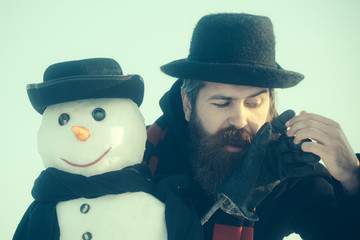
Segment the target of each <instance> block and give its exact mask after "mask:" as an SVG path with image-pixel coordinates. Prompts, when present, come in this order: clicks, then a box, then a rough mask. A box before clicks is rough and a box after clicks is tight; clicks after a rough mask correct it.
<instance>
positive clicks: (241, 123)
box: [229, 104, 248, 129]
mask: <svg viewBox="0 0 360 240" xmlns="http://www.w3.org/2000/svg"><path fill="white" fill-rule="evenodd" d="M247 117H248V116H247V112H246V108H245V107H244V106H243V104H239V106H236V108H234V110H233V111H232V114H231V116H230V118H229V123H230V124H231V125H233V126H234V127H236V128H238V129H241V128H244V127H245V126H246V125H247Z"/></svg>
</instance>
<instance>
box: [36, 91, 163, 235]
mask: <svg viewBox="0 0 360 240" xmlns="http://www.w3.org/2000/svg"><path fill="white" fill-rule="evenodd" d="M145 141H146V129H145V123H144V119H143V117H142V115H141V113H140V111H139V109H138V107H137V105H136V104H135V103H134V102H133V101H131V100H130V99H121V98H119V99H84V100H78V101H73V102H65V103H60V104H55V105H51V106H49V107H48V108H47V109H46V110H45V112H44V114H43V120H42V124H41V127H40V130H39V135H38V148H39V153H40V155H41V156H42V158H43V162H44V165H45V167H54V168H57V169H60V170H62V171H65V172H69V173H72V174H80V175H83V176H86V177H90V176H95V175H98V174H103V173H106V172H110V171H117V170H121V169H123V168H124V167H127V166H132V165H134V164H138V163H141V161H142V156H143V153H144V150H145ZM164 209H165V207H164V204H163V203H162V202H161V201H159V200H158V199H156V198H155V197H153V196H152V195H150V194H147V193H145V192H134V193H122V194H115V195H105V196H101V197H97V198H92V199H87V198H77V199H74V200H69V201H62V202H58V203H57V205H56V212H57V217H58V223H59V228H60V239H62V240H63V239H66V240H67V239H71V240H72V239H99V240H101V239H104V240H105V239H106V240H109V239H110V240H111V239H127V240H128V239H167V230H166V223H165V210H164Z"/></svg>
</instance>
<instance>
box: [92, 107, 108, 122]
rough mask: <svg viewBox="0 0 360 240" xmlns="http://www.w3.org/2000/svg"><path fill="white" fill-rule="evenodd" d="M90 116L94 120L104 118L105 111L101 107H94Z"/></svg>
mask: <svg viewBox="0 0 360 240" xmlns="http://www.w3.org/2000/svg"><path fill="white" fill-rule="evenodd" d="M92 116H93V118H94V119H95V120H96V121H102V120H104V118H105V116H106V113H105V110H104V109H102V108H95V109H94V111H93V112H92Z"/></svg>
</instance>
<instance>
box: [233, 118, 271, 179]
mask: <svg viewBox="0 0 360 240" xmlns="http://www.w3.org/2000/svg"><path fill="white" fill-rule="evenodd" d="M270 136H271V125H270V123H268V122H266V123H265V124H264V125H263V126H262V127H261V128H260V129H259V131H258V132H257V134H256V135H255V137H254V139H253V140H252V141H251V144H250V147H249V149H248V150H247V152H246V154H245V156H244V158H243V160H242V161H241V162H240V165H241V168H242V169H243V171H241V172H242V174H245V175H247V176H249V175H250V176H251V175H254V174H255V175H256V174H257V173H258V172H259V170H260V167H261V165H262V162H263V161H264V158H265V154H266V150H267V147H268V144H269V142H270ZM238 166H239V164H238ZM235 172H237V171H236V170H235V171H234V173H235Z"/></svg>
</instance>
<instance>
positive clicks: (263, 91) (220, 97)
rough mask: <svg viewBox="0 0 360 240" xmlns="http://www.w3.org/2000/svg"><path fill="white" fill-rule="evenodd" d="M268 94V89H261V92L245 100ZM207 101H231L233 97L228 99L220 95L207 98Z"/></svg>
mask: <svg viewBox="0 0 360 240" xmlns="http://www.w3.org/2000/svg"><path fill="white" fill-rule="evenodd" d="M267 92H269V89H263V90H260V91H259V92H256V93H254V94H251V95H250V96H247V97H245V98H252V97H257V96H259V95H261V94H263V93H267ZM209 100H226V101H231V100H234V98H233V97H228V96H224V95H221V94H217V95H214V96H212V97H210V98H209Z"/></svg>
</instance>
